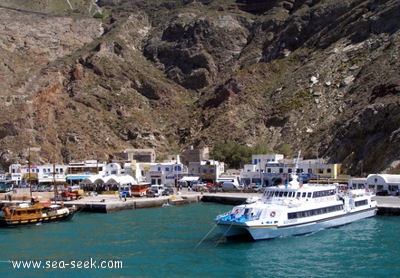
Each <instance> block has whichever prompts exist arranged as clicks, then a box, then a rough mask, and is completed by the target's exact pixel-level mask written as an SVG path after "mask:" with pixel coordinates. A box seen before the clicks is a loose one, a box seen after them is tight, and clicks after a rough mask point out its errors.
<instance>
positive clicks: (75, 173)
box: [66, 160, 106, 185]
mask: <svg viewBox="0 0 400 278" xmlns="http://www.w3.org/2000/svg"><path fill="white" fill-rule="evenodd" d="M105 166H106V163H105V162H100V161H98V160H85V161H80V162H70V163H69V164H68V166H67V175H66V181H67V183H68V184H70V185H72V184H79V183H80V182H81V181H83V180H84V179H86V178H88V177H90V176H92V175H100V176H104V175H105Z"/></svg>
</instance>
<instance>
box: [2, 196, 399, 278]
mask: <svg viewBox="0 0 400 278" xmlns="http://www.w3.org/2000/svg"><path fill="white" fill-rule="evenodd" d="M230 207H231V206H226V205H219V204H211V203H199V204H194V205H187V206H170V207H162V208H152V209H141V210H126V211H120V212H117V213H112V214H91V213H80V214H78V215H77V216H76V217H75V218H74V219H73V220H72V221H70V222H64V223H54V224H47V225H40V226H32V227H24V228H16V229H2V230H0V238H1V249H0V260H1V262H0V277H399V276H400V259H399V258H400V233H399V231H400V218H399V217H396V216H377V217H375V218H370V219H365V220H362V221H359V222H356V223H352V224H350V225H346V226H343V227H339V228H334V229H329V230H324V231H319V232H317V233H314V234H310V235H306V236H297V237H288V238H279V239H273V240H265V241H257V242H252V241H238V240H235V241H227V240H225V239H224V238H223V237H221V233H220V232H219V230H218V229H217V228H215V225H214V223H213V218H214V217H215V216H216V215H217V214H219V213H222V212H224V211H227V210H228V209H229V208H230ZM214 228H215V229H214ZM202 239H204V240H202ZM9 260H15V261H18V260H28V261H29V260H38V261H40V262H41V267H40V268H39V269H33V268H32V266H31V268H30V269H21V268H20V269H16V268H13V266H12V263H11V262H9ZM79 261H81V263H82V265H81V268H78V262H79ZM102 261H105V262H106V263H108V264H109V265H110V266H111V264H113V263H114V262H115V263H116V262H117V261H120V262H122V269H121V268H119V269H93V268H84V266H85V265H84V264H85V263H86V266H87V267H91V266H93V265H94V262H96V264H97V266H98V264H99V263H100V262H102ZM63 262H64V263H63ZM72 262H74V264H75V265H71V264H72ZM46 263H50V266H51V267H49V268H47V266H48V265H46ZM51 263H53V264H56V265H51ZM68 264H69V265H68ZM106 265H107V264H106ZM53 266H57V268H53ZM103 266H104V265H103Z"/></svg>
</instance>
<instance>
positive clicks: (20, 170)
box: [9, 164, 67, 186]
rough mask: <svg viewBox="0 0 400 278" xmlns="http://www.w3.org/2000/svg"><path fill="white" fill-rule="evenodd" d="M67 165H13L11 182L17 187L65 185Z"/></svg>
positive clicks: (10, 170) (11, 166) (11, 167)
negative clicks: (50, 184) (51, 184)
mask: <svg viewBox="0 0 400 278" xmlns="http://www.w3.org/2000/svg"><path fill="white" fill-rule="evenodd" d="M66 172H67V165H64V164H43V165H21V164H11V165H10V167H9V174H10V175H11V181H13V182H14V184H16V185H21V186H25V184H27V183H30V184H49V183H54V182H56V183H57V184H63V183H65V178H66Z"/></svg>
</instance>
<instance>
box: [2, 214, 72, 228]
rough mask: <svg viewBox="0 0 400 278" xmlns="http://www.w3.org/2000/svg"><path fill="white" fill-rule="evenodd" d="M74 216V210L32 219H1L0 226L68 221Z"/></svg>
mask: <svg viewBox="0 0 400 278" xmlns="http://www.w3.org/2000/svg"><path fill="white" fill-rule="evenodd" d="M73 217H74V212H70V213H65V214H61V215H54V216H46V217H40V218H31V219H4V218H2V219H0V227H19V226H28V225H37V224H42V223H50V222H59V221H68V220H71V219H72V218H73Z"/></svg>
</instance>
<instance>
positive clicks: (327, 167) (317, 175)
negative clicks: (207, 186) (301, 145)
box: [240, 154, 341, 186]
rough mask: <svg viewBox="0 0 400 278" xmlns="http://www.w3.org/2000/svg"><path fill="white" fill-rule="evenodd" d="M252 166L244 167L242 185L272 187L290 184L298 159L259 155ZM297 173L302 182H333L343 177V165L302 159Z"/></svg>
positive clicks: (320, 160)
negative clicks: (311, 180)
mask: <svg viewBox="0 0 400 278" xmlns="http://www.w3.org/2000/svg"><path fill="white" fill-rule="evenodd" d="M252 162H253V163H252V164H246V165H244V168H243V171H242V172H241V173H240V176H241V180H242V183H243V184H245V185H249V184H261V185H262V186H271V185H274V184H277V183H287V182H289V177H290V174H291V173H292V171H293V169H294V166H295V163H296V159H285V158H284V156H283V155H282V154H267V155H262V154H257V155H253V156H252ZM297 172H298V174H299V177H300V179H301V180H302V181H304V182H306V181H309V180H310V179H319V180H320V181H327V182H329V181H333V180H335V179H338V178H339V177H340V176H341V164H328V163H326V162H325V161H324V160H323V159H321V158H319V159H308V160H303V159H302V158H300V160H299V164H298V169H297Z"/></svg>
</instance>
